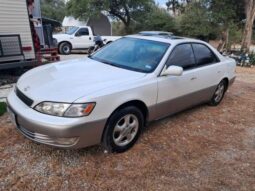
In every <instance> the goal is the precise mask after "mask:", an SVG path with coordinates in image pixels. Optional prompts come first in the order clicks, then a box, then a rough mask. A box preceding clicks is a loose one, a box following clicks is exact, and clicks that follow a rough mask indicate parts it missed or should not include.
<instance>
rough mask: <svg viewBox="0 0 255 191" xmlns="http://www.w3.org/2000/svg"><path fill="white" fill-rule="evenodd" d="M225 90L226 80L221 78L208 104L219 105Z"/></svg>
mask: <svg viewBox="0 0 255 191" xmlns="http://www.w3.org/2000/svg"><path fill="white" fill-rule="evenodd" d="M226 90H227V82H226V80H222V81H221V82H220V83H219V84H218V86H217V88H216V90H215V92H214V94H213V97H212V98H211V100H210V102H209V105H211V106H217V105H219V104H220V102H221V101H222V99H223V97H224V95H225V92H226Z"/></svg>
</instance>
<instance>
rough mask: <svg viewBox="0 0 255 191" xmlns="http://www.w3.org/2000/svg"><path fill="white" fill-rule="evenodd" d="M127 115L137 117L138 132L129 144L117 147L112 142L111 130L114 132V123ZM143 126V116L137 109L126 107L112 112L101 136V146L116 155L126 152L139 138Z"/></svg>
mask: <svg viewBox="0 0 255 191" xmlns="http://www.w3.org/2000/svg"><path fill="white" fill-rule="evenodd" d="M127 114H133V115H135V116H136V117H137V119H138V121H139V128H138V132H137V134H136V136H135V138H134V139H133V140H132V141H131V142H130V143H129V144H127V145H125V146H118V145H116V144H115V143H114V141H113V130H114V127H115V125H116V123H117V122H118V121H119V120H120V119H121V118H122V117H123V116H125V115H127ZM143 126H144V116H143V114H142V112H141V111H140V110H139V109H138V108H137V107H134V106H128V107H126V108H122V109H120V110H117V111H116V112H114V113H113V114H112V115H111V117H110V118H109V121H108V123H107V125H106V129H105V132H104V135H103V146H104V147H105V148H106V149H107V150H108V151H109V152H116V153H121V152H124V151H126V150H128V149H129V148H131V147H132V146H133V145H134V144H135V142H136V141H137V139H138V138H139V136H140V134H141V129H142V127H143Z"/></svg>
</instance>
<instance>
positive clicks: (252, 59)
mask: <svg viewBox="0 0 255 191" xmlns="http://www.w3.org/2000/svg"><path fill="white" fill-rule="evenodd" d="M249 58H250V64H251V65H255V53H254V52H253V53H251V54H250V55H249Z"/></svg>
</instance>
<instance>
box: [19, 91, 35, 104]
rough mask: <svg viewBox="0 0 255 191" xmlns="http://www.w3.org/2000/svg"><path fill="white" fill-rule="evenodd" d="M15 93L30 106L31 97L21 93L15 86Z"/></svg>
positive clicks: (31, 102)
mask: <svg viewBox="0 0 255 191" xmlns="http://www.w3.org/2000/svg"><path fill="white" fill-rule="evenodd" d="M16 95H17V96H18V98H19V99H20V100H21V101H23V102H24V103H25V104H26V105H27V106H29V107H31V106H32V105H33V103H34V101H33V100H32V99H30V98H29V97H27V96H26V95H25V94H23V93H22V92H21V91H20V90H19V89H18V88H16Z"/></svg>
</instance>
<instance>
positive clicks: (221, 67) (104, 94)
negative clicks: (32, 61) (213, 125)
mask: <svg viewBox="0 0 255 191" xmlns="http://www.w3.org/2000/svg"><path fill="white" fill-rule="evenodd" d="M235 67H236V63H235V61H234V60H233V59H231V58H227V57H224V56H222V55H221V54H220V53H219V52H217V51H216V50H215V49H214V48H213V47H211V46H210V45H209V44H207V43H205V42H203V41H199V40H194V39H187V38H181V37H174V36H172V37H171V38H169V37H168V38H164V37H163V36H143V35H131V36H126V37H123V38H121V39H119V40H116V41H115V42H113V43H111V44H109V45H107V46H105V47H104V48H102V49H100V50H99V51H97V52H95V53H94V54H93V55H91V56H89V57H85V58H82V59H76V60H67V61H63V62H58V63H54V64H48V65H44V66H40V67H37V68H35V69H32V70H30V71H28V72H27V73H25V74H24V75H23V76H21V78H20V79H19V80H18V82H17V85H16V88H15V89H14V90H13V91H12V92H11V93H10V95H9V96H8V108H9V113H10V116H11V118H12V121H13V122H14V124H15V125H16V127H17V129H18V130H19V132H20V133H22V134H23V135H24V136H26V137H27V138H29V139H31V140H33V141H35V142H38V143H43V144H46V145H51V146H56V147H61V148H81V147H87V146H91V145H96V144H102V145H103V146H104V147H105V148H106V149H107V150H108V151H109V152H123V151H126V150H127V149H129V148H130V147H132V146H133V145H134V143H135V142H136V141H137V139H138V137H139V135H140V134H141V131H142V129H143V127H144V126H146V125H147V124H148V123H149V122H151V121H154V120H158V119H161V118H163V117H166V116H169V115H172V114H174V113H176V112H180V111H182V110H185V109H187V108H190V107H193V106H195V105H198V104H202V103H208V104H210V105H212V106H216V105H218V104H219V103H220V102H221V100H222V99H223V97H224V94H225V92H226V90H227V88H228V87H229V86H230V85H231V84H232V83H233V82H234V79H235Z"/></svg>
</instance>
